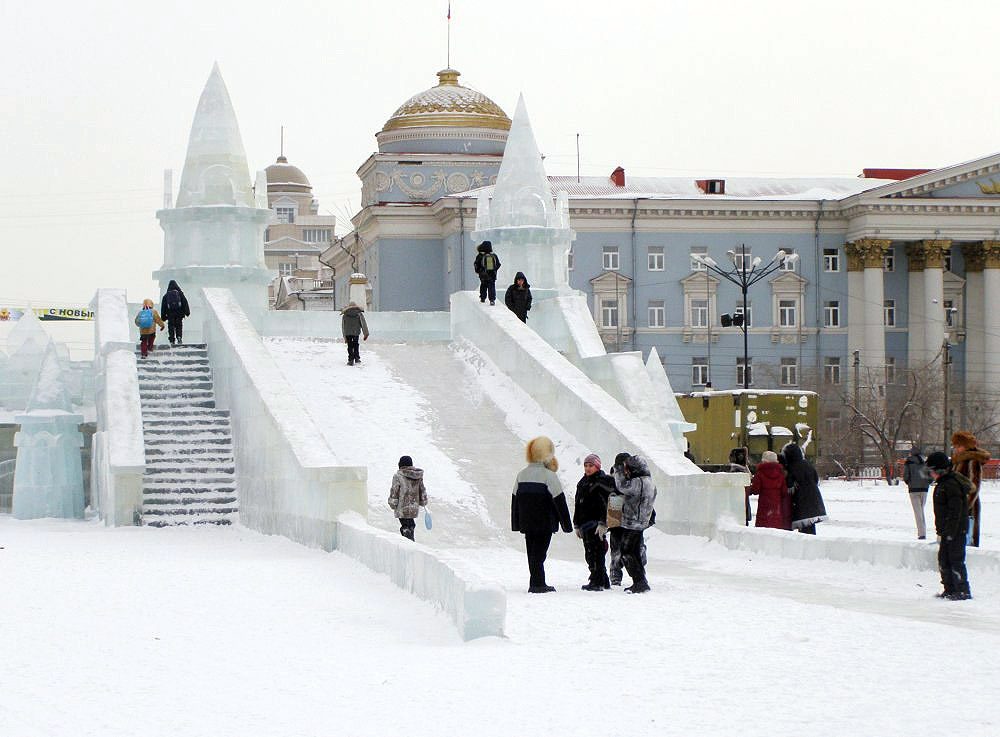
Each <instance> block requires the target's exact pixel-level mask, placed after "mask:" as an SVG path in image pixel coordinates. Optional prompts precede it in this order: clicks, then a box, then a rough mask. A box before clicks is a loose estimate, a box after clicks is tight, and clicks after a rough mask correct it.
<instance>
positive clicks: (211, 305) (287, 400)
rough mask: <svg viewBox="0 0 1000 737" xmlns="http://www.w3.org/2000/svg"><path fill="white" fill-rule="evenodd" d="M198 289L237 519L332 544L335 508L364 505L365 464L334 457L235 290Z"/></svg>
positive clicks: (259, 527)
mask: <svg viewBox="0 0 1000 737" xmlns="http://www.w3.org/2000/svg"><path fill="white" fill-rule="evenodd" d="M202 293H203V295H204V299H205V310H206V314H205V315H204V326H205V333H204V334H205V339H206V343H207V344H208V351H209V356H210V357H211V363H212V372H213V378H214V382H215V392H216V397H217V400H218V402H219V406H220V407H221V408H223V409H228V410H229V411H230V417H231V420H232V428H233V455H234V458H235V460H236V484H237V490H238V493H239V497H240V522H241V523H242V524H244V525H246V526H247V527H250V528H252V529H255V530H260V531H261V532H266V533H271V534H278V535H284V536H285V537H288V538H290V539H292V540H295V541H296V542H300V543H303V544H305V545H311V546H313V547H321V548H324V549H327V550H329V549H331V548H333V547H336V534H337V524H336V520H337V517H338V515H340V514H341V513H342V512H345V511H348V510H354V511H358V512H361V513H364V511H365V509H366V508H367V503H368V498H367V494H366V491H365V482H366V478H367V469H366V468H364V467H361V466H346V465H343V464H341V463H340V462H339V461H338V460H337V457H336V455H335V454H334V452H333V451H332V450H331V449H330V448H329V446H327V444H326V442H325V441H324V440H323V436H322V434H321V433H320V431H319V428H317V427H316V426H315V424H314V423H313V421H312V418H311V417H310V416H309V414H308V413H307V412H306V409H305V407H304V406H303V405H302V402H301V401H300V400H299V398H298V397H297V396H296V395H295V392H294V391H293V390H292V388H291V386H289V384H288V381H287V379H285V377H284V375H283V374H282V373H281V370H280V369H279V368H278V366H277V365H276V364H275V363H274V359H273V358H272V357H271V355H270V354H269V353H268V352H267V349H266V348H265V347H264V345H263V343H262V342H261V340H260V336H259V335H258V333H257V331H256V330H255V329H254V327H253V325H252V324H251V323H250V319H249V318H248V317H247V315H246V313H245V312H244V311H243V308H242V307H241V306H240V304H239V302H238V300H237V298H236V296H235V295H234V294H233V292H232V291H231V290H229V289H222V288H208V289H204V290H203V292H202Z"/></svg>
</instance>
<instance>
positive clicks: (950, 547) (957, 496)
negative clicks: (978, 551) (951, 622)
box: [927, 451, 972, 601]
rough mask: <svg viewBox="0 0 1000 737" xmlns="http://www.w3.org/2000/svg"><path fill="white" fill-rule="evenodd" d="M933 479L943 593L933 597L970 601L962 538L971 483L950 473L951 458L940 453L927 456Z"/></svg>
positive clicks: (967, 518)
mask: <svg viewBox="0 0 1000 737" xmlns="http://www.w3.org/2000/svg"><path fill="white" fill-rule="evenodd" d="M927 468H928V469H929V470H930V472H931V476H932V477H933V478H934V481H935V485H934V528H935V530H936V531H937V534H938V538H939V540H940V543H939V546H938V568H939V569H940V571H941V584H942V585H943V586H944V590H943V591H942V592H941V593H940V594H938V595H937V596H938V597H939V598H942V599H951V600H953V601H960V600H962V599H971V598H972V593H971V592H970V590H969V574H968V571H967V570H966V568H965V535H966V533H967V531H968V529H969V492H970V491H971V490H972V482H970V481H969V480H968V479H967V478H965V476H963V475H962V474H960V473H957V472H956V471H954V470H952V467H951V459H950V458H948V456H947V455H945V454H944V453H942V452H941V451H935V452H934V453H931V454H930V455H929V456H927Z"/></svg>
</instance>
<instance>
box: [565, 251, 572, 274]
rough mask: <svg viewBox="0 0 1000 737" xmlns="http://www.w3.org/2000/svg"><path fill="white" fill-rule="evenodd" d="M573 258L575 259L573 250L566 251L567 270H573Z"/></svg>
mask: <svg viewBox="0 0 1000 737" xmlns="http://www.w3.org/2000/svg"><path fill="white" fill-rule="evenodd" d="M573 260H574V259H573V252H572V251H567V252H566V270H567V271H572V270H573Z"/></svg>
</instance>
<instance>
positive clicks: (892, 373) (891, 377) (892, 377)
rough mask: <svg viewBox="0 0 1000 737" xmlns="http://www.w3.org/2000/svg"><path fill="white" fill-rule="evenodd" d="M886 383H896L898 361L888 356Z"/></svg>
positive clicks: (886, 361)
mask: <svg viewBox="0 0 1000 737" xmlns="http://www.w3.org/2000/svg"><path fill="white" fill-rule="evenodd" d="M885 383H886V384H895V383H896V359H895V358H893V357H892V356H887V357H886V359H885Z"/></svg>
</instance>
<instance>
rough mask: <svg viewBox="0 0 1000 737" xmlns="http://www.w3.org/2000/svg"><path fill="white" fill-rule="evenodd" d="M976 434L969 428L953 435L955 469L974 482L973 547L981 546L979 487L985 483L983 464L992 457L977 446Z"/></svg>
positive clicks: (971, 506) (971, 503)
mask: <svg viewBox="0 0 1000 737" xmlns="http://www.w3.org/2000/svg"><path fill="white" fill-rule="evenodd" d="M977 445H978V442H977V440H976V436H975V435H973V434H972V433H971V432H969V431H968V430H959V431H958V432H956V433H954V434H953V435H952V436H951V447H952V454H951V462H952V464H953V465H954V467H955V471H957V472H958V473H960V474H962V475H963V476H965V478H967V479H969V481H971V482H972V491H971V492H969V516H970V517H972V541H971V544H972V547H974V548H978V547H979V518H980V515H981V514H982V501H980V499H979V489H980V487H981V486H982V483H983V465H984V464H985V463H986V461H988V460H989V459H990V454H989V453H987V452H986V451H985V450H980V449H979V448H977V447H976V446H977Z"/></svg>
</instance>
